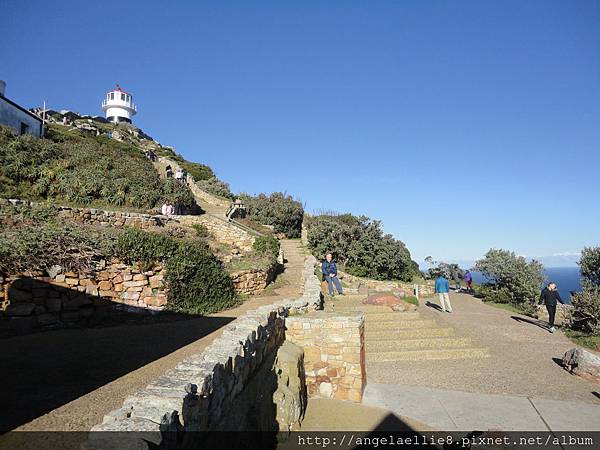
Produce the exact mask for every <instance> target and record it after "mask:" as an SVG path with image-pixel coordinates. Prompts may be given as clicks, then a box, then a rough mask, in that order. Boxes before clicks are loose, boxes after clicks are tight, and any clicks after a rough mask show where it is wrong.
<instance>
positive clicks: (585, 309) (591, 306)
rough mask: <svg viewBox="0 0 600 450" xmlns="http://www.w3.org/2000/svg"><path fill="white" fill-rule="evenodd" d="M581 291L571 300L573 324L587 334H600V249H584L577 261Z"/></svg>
mask: <svg viewBox="0 0 600 450" xmlns="http://www.w3.org/2000/svg"><path fill="white" fill-rule="evenodd" d="M579 266H580V267H581V277H582V288H583V289H582V291H581V292H578V293H576V294H575V295H573V297H572V298H571V301H572V303H573V307H574V314H573V316H574V322H575V324H576V325H577V326H579V327H580V328H582V329H584V330H585V331H587V332H590V333H593V334H600V247H586V248H584V249H583V251H582V252H581V259H580V260H579Z"/></svg>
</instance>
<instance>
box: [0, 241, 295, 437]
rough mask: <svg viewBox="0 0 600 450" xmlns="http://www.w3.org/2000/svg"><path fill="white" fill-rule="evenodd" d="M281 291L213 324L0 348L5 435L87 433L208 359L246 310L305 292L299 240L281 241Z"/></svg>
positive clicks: (53, 337)
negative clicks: (190, 362)
mask: <svg viewBox="0 0 600 450" xmlns="http://www.w3.org/2000/svg"><path fill="white" fill-rule="evenodd" d="M282 246H283V249H284V253H285V255H286V259H287V260H288V262H287V263H286V268H285V272H284V273H283V274H282V275H280V277H281V280H280V281H279V283H278V284H279V285H281V286H282V287H281V288H279V289H277V290H276V291H275V292H271V293H269V296H264V297H254V298H251V299H249V300H247V301H246V302H244V304H243V305H241V306H239V307H237V308H234V309H231V310H228V311H223V312H221V313H218V314H214V315H212V316H210V317H203V318H194V319H186V320H179V321H175V322H167V323H150V324H141V325H140V324H138V325H120V326H114V327H105V328H88V329H77V330H55V331H49V332H44V333H36V334H30V335H26V336H19V337H14V338H9V339H3V340H1V341H0V366H1V367H2V380H3V381H2V383H1V384H0V399H2V415H1V416H0V430H3V431H6V430H10V429H15V428H16V429H18V430H31V431H55V430H65V431H87V430H89V429H90V428H91V427H92V426H93V425H95V424H97V423H99V422H101V421H102V417H103V416H104V414H106V413H108V412H109V411H111V410H113V409H116V408H118V407H120V406H121V404H122V402H123V399H124V398H125V397H126V396H127V395H130V394H132V393H133V392H135V391H136V390H138V389H140V388H143V387H145V386H146V385H147V384H148V383H149V382H150V381H151V380H153V379H154V378H157V377H158V376H160V375H161V374H162V373H164V372H165V371H167V370H168V369H170V368H172V367H174V366H175V365H176V364H177V363H178V362H180V361H181V360H182V359H184V358H186V357H188V356H190V355H193V354H196V353H200V352H202V351H203V350H204V349H205V348H206V346H207V345H209V344H210V343H211V342H212V341H213V340H214V339H215V338H216V337H218V336H219V335H220V334H221V330H220V329H221V327H223V326H224V325H225V324H227V323H228V322H229V321H231V320H233V319H234V318H235V317H238V316H239V315H241V314H243V313H245V312H246V311H247V310H250V309H254V308H257V307H258V306H261V305H267V304H270V303H272V302H274V301H276V300H279V299H285V298H294V297H297V296H299V294H300V292H301V284H300V283H301V280H302V267H303V263H304V258H305V251H304V248H303V247H302V246H301V243H300V240H284V241H283V242H282Z"/></svg>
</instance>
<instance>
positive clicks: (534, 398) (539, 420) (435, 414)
mask: <svg viewBox="0 0 600 450" xmlns="http://www.w3.org/2000/svg"><path fill="white" fill-rule="evenodd" d="M451 301H452V306H453V308H454V313H452V314H448V313H444V312H442V311H441V310H440V309H439V308H438V307H437V300H433V299H432V300H429V301H427V300H424V301H422V305H421V307H420V309H419V311H420V313H421V316H422V317H424V318H430V319H435V320H436V321H437V322H438V323H441V324H445V325H446V326H449V327H452V328H454V329H455V330H456V332H457V334H459V335H461V336H467V337H469V338H470V339H471V340H472V341H473V342H476V343H477V344H478V345H481V346H484V347H486V348H488V349H489V354H490V357H489V358H482V359H460V360H443V361H427V360H425V361H386V362H371V363H369V364H368V365H367V376H368V377H369V382H368V385H367V389H366V391H365V397H364V402H365V404H367V405H372V406H378V407H381V408H386V409H389V410H390V411H392V412H393V413H394V414H397V415H400V416H407V417H411V418H413V419H416V420H418V421H422V422H424V423H426V424H428V425H431V426H433V427H435V428H438V429H441V430H462V431H465V430H467V431H470V430H475V429H483V430H487V429H493V428H500V429H504V430H532V431H533V430H553V431H558V430H582V431H589V430H600V393H599V392H600V385H598V384H594V383H591V382H589V381H587V380H584V379H581V378H579V377H577V376H574V375H571V374H569V373H568V372H567V371H565V370H564V369H563V368H562V367H561V366H560V365H559V361H560V359H561V358H562V355H563V354H564V353H565V352H566V351H567V350H569V349H570V348H573V347H574V346H575V344H574V343H573V342H571V341H570V340H569V339H568V338H567V337H566V336H565V335H564V334H563V333H561V332H557V333H555V334H550V333H549V332H548V331H547V329H546V328H545V324H544V323H542V322H539V321H537V320H535V319H532V318H529V317H526V316H522V315H518V314H514V313H511V312H510V311H506V310H503V309H499V308H495V307H492V306H490V305H486V304H485V303H483V302H482V301H480V300H478V299H476V298H474V297H472V296H470V295H467V294H454V293H453V294H451Z"/></svg>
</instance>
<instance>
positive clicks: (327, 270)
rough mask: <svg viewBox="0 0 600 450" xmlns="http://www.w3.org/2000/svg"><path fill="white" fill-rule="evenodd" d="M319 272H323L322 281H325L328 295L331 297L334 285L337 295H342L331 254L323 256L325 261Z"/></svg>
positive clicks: (342, 291)
mask: <svg viewBox="0 0 600 450" xmlns="http://www.w3.org/2000/svg"><path fill="white" fill-rule="evenodd" d="M321 271H322V272H323V279H324V280H325V281H327V290H328V292H329V295H330V296H331V297H333V295H334V292H333V285H334V284H335V288H336V289H337V291H338V294H340V295H344V290H343V289H342V284H341V283H340V280H339V279H338V277H337V265H336V264H335V261H334V260H333V256H332V255H331V253H327V255H325V259H324V260H323V262H322V263H321Z"/></svg>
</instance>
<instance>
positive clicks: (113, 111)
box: [102, 84, 137, 123]
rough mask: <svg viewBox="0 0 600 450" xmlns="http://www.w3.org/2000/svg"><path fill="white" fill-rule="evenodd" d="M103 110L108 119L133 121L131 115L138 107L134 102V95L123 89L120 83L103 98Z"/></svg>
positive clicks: (116, 121)
mask: <svg viewBox="0 0 600 450" xmlns="http://www.w3.org/2000/svg"><path fill="white" fill-rule="evenodd" d="M102 110H103V111H104V112H105V113H106V120H108V121H109V122H114V123H119V122H127V123H131V117H132V116H134V115H135V114H136V113H137V107H136V106H135V104H134V103H133V96H132V95H131V94H130V93H128V92H125V91H124V90H123V89H121V86H119V85H118V84H117V87H116V88H115V89H114V90H112V91H110V92H108V93H107V94H106V97H105V98H104V100H102Z"/></svg>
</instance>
